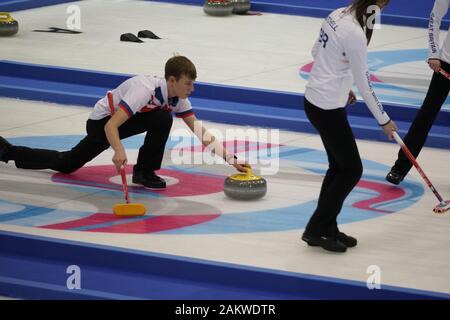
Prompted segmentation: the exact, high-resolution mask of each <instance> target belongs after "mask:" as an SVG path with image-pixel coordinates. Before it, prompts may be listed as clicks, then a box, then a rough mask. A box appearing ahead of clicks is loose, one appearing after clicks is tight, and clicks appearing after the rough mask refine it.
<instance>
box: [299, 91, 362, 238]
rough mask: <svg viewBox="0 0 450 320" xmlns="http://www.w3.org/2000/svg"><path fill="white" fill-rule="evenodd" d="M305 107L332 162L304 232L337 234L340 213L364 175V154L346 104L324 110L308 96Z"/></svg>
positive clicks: (320, 234) (316, 234)
mask: <svg viewBox="0 0 450 320" xmlns="http://www.w3.org/2000/svg"><path fill="white" fill-rule="evenodd" d="M304 109H305V112H306V115H307V117H308V119H309V120H310V121H311V123H312V125H313V126H314V127H315V128H316V129H317V131H318V132H319V134H320V137H321V139H322V142H323V145H324V147H325V150H326V152H327V156H328V162H329V167H328V170H327V172H326V175H325V178H324V180H323V183H322V188H321V190H320V195H319V200H318V204H317V208H316V210H315V211H314V214H313V215H312V217H311V219H310V220H309V222H308V225H307V226H306V230H305V232H307V233H309V234H311V235H313V236H335V235H336V234H337V232H339V229H338V226H337V216H338V214H339V212H340V211H341V209H342V205H343V203H344V201H345V199H346V198H347V196H348V195H349V193H350V192H351V191H352V190H353V188H354V187H355V186H356V184H357V183H358V181H359V179H360V178H361V175H362V171H363V168H362V163H361V158H360V156H359V151H358V147H357V146H356V141H355V138H354V136H353V132H352V129H351V127H350V125H349V123H348V120H347V112H346V110H345V108H339V109H334V110H323V109H320V108H318V107H316V106H314V105H313V104H311V103H310V102H309V101H308V100H307V99H306V98H305V103H304Z"/></svg>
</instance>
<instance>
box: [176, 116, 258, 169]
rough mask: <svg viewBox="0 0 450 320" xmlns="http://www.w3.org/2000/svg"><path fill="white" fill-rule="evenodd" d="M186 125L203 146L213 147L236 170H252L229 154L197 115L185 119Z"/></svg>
mask: <svg viewBox="0 0 450 320" xmlns="http://www.w3.org/2000/svg"><path fill="white" fill-rule="evenodd" d="M183 120H184V122H185V123H186V125H187V126H188V127H189V129H191V131H192V132H193V133H194V134H195V135H196V136H197V137H198V138H199V140H200V141H201V142H202V144H203V145H204V146H205V147H208V146H211V147H212V149H213V150H214V153H215V154H216V155H218V156H219V157H221V158H222V159H224V160H225V161H226V162H228V163H229V164H231V165H232V166H233V167H235V168H236V170H238V171H241V172H245V171H246V170H247V168H251V167H250V165H249V164H248V163H246V162H243V163H242V162H241V161H238V160H237V158H236V157H235V156H234V155H233V154H231V153H229V152H228V151H227V150H226V149H225V148H224V146H223V145H222V143H221V142H220V141H218V140H217V139H216V137H214V136H213V135H212V134H210V133H209V132H208V130H206V128H204V127H203V126H202V124H201V122H200V121H198V119H197V117H196V116H195V115H190V116H188V117H185V118H183Z"/></svg>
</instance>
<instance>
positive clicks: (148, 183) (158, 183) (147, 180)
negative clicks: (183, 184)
mask: <svg viewBox="0 0 450 320" xmlns="http://www.w3.org/2000/svg"><path fill="white" fill-rule="evenodd" d="M133 183H136V184H142V185H143V186H144V187H147V188H154V189H164V188H165V187H166V181H165V180H164V179H163V178H161V177H159V176H157V175H156V174H155V173H154V172H153V171H150V172H147V171H139V170H133Z"/></svg>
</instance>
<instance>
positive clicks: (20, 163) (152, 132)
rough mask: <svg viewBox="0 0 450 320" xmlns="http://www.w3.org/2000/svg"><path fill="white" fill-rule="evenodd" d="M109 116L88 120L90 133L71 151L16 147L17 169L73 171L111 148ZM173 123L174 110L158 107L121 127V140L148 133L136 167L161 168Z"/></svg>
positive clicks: (11, 157)
mask: <svg viewBox="0 0 450 320" xmlns="http://www.w3.org/2000/svg"><path fill="white" fill-rule="evenodd" d="M109 119H110V117H106V118H103V119H101V120H91V119H89V120H87V122H86V131H87V136H86V137H84V138H83V139H82V140H81V141H80V142H79V143H78V144H77V145H76V146H75V147H73V148H72V149H71V150H69V151H63V152H60V151H55V150H46V149H33V148H28V147H23V146H13V147H12V148H11V150H10V151H9V153H8V158H9V160H14V162H15V164H16V167H17V168H23V169H53V170H55V171H59V172H62V173H71V172H74V171H75V170H77V169H79V168H81V167H82V166H83V165H84V164H85V163H87V162H88V161H90V160H92V159H94V158H95V157H96V156H97V155H99V154H100V153H101V152H102V151H104V150H106V149H108V147H109V142H108V140H107V138H106V134H105V130H104V127H105V124H106V123H107V122H108V120H109ZM172 122H173V119H172V114H171V113H169V112H167V111H163V110H157V111H150V112H143V113H136V114H135V115H133V116H132V117H131V118H130V119H128V120H127V121H125V122H124V123H123V124H122V125H121V126H120V128H119V135H120V139H125V138H128V137H131V136H134V135H136V134H140V133H143V132H147V134H146V136H145V140H144V144H143V145H142V146H141V147H140V149H139V154H138V159H137V162H136V165H135V167H134V168H135V169H137V170H145V171H153V170H158V169H160V168H161V163H162V159H163V156H164V148H165V145H166V142H167V138H168V137H169V133H170V129H171V127H172Z"/></svg>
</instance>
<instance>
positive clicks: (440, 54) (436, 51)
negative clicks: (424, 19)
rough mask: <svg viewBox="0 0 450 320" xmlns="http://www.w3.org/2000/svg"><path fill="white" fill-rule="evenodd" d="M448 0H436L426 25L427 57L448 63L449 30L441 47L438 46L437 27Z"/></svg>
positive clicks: (449, 58) (446, 9) (449, 59)
mask: <svg viewBox="0 0 450 320" xmlns="http://www.w3.org/2000/svg"><path fill="white" fill-rule="evenodd" d="M449 6H450V0H436V1H435V2H434V6H433V10H432V11H431V14H430V22H429V25H428V48H429V58H434V59H440V60H443V61H445V62H447V63H450V36H449V34H450V32H447V37H446V38H445V41H444V44H443V46H442V48H440V46H439V29H440V27H441V22H442V18H443V17H444V16H445V15H446V14H447V11H448V7H449Z"/></svg>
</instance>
